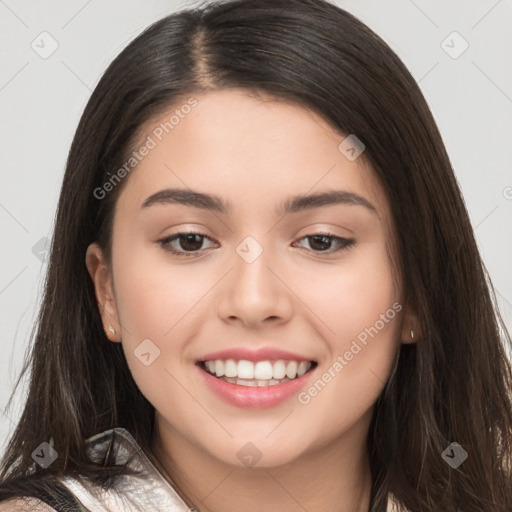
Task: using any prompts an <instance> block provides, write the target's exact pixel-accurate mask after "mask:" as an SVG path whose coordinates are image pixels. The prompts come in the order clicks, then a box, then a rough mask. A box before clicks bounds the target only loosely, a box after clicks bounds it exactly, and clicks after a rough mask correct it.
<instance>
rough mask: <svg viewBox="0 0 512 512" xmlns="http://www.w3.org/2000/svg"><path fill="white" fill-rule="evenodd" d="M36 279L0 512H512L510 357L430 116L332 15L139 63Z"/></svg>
mask: <svg viewBox="0 0 512 512" xmlns="http://www.w3.org/2000/svg"><path fill="white" fill-rule="evenodd" d="M48 272H49V273H48V279H47V282H46V290H45V295H44V301H43V305H42V309H41V313H40V318H39V322H38V329H37V333H36V336H35V340H34V345H33V350H32V354H31V359H30V366H29V368H30V371H31V382H30V391H29V395H28V398H27V402H26V405H25V409H24V412H23V414H22V417H21V420H20V422H19V424H18V426H17V428H16V430H15V432H14V434H13V436H12V439H11V440H10V443H9V445H8V449H7V451H6V453H5V456H4V459H3V463H2V468H1V472H0V501H1V503H0V510H15V509H16V507H18V508H19V509H24V510H91V511H107V510H108V511H112V510H130V511H131V510H144V511H146V512H147V511H150V512H151V511H157V510H162V511H163V510H170V511H185V510H198V511H201V512H204V511H211V512H220V511H222V512H232V511H234V510H237V511H238V510H244V511H245V512H256V511H261V510H266V511H267V510H268V511H279V512H292V511H309V512H317V511H318V512H319V511H322V512H324V511H329V512H335V511H343V512H348V511H358V512H368V511H370V512H378V511H379V512H380V511H386V510H396V511H398V510H402V511H406V510H411V511H416V512H419V511H435V512H438V511H464V512H473V511H474V512H477V511H479V512H480V511H489V512H491V511H492V512H510V511H511V510H512V484H511V438H512V436H511V435H512V405H511V383H512V372H511V366H510V362H509V361H508V360H507V357H506V348H507V347H510V336H509V334H508V333H507V332H506V329H505V328H504V325H503V322H502V320H501V318H500V316H499V313H498V311H497V309H496V302H495V298H494V292H493V289H492V285H491V283H490V282H489V280H488V276H487V273H486V270H485V267H484V265H483V263H482V261H481V259H480V256H479V253H478V250H477V245H476V243H475V238H474V235H473V232H472V229H471V224H470V221H469V218H468V214H467V211H466V209H465V207H464V203H463V200H462V197H461V194H460V190H459V188H458V186H457V182H456V179H455V176H454V173H453V170H452V167H451V164H450V161H449V158H448V156H447V153H446V150H445V148H444V146H443V142H442V140H441V137H440V134H439V131H438V129H437V127H436V125H435V122H434V120H433V117H432V115H431V113H430V111H429V109H428V107H427V104H426V102H425V99H424V98H423V96H422V94H421V92H420V89H419V88H418V86H417V84H416V83H415V81H414V79H413V78H412V77H411V75H410V74H409V72H408V71H407V70H406V68H405V67H404V65H403V64H402V62H401V61H400V60H399V59H398V57H397V56H396V55H395V54H394V53H393V52H392V51H391V50H390V48H389V47H388V46H387V45H386V44H385V43H384V42H383V41H382V40H381V39H380V38H379V37H378V36H377V35H375V34H374V33H373V32H372V31H371V30H369V29H368V28H367V27H366V26H365V25H363V24H362V23H361V22H359V21H358V20H357V19H355V18H354V17H353V16H351V15H350V14H348V13H347V12H345V11H343V10H342V9H340V8H338V7H336V6H334V5H332V4H330V3H327V2H325V1H323V0H253V1H251V2H247V1H242V0H234V1H227V2H222V3H212V4H208V5H205V6H202V7H201V8H197V9H191V10H186V11H182V12H180V13H178V14H174V15H172V16H168V17H166V18H164V19H162V20H160V21H159V22H157V23H155V24H154V25H152V26H151V27H149V28H148V29H147V30H146V31H145V32H144V33H143V34H141V35H140V36H139V37H138V38H137V39H136V40H134V41H133V42H132V43H130V44H129V46H128V47H127V48H126V49H125V50H124V51H123V52H122V53H121V54H120V55H119V56H118V57H117V58H116V59H115V60H114V62H113V63H112V64H111V66H110V67H109V68H108V70H107V71H106V73H105V74H104V76H103V78H102V79H101V81H100V82H99V84H98V86H97V87H96V89H95V91H94V92H93V94H92V97H91V99H90V101H89V103H88V105H87V107H86V109H85V111H84V113H83V116H82V119H81V121H80V124H79V126H78V129H77V132H76V135H75V138H74V141H73V144H72V147H71V151H70V154H69V160H68V163H67V169H66V174H65V177H64V182H63V185H62V191H61V196H60V202H59V208H58V215H57V220H56V225H55V233H54V237H53V245H52V249H51V259H50V265H49V270H48Z"/></svg>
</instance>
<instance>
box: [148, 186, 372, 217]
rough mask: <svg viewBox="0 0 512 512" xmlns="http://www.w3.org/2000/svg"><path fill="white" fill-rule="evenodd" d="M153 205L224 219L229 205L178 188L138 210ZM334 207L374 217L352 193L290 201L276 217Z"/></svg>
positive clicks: (367, 205) (152, 198)
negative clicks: (359, 208)
mask: <svg viewBox="0 0 512 512" xmlns="http://www.w3.org/2000/svg"><path fill="white" fill-rule="evenodd" d="M156 204H183V205H185V206H193V207H195V208H201V209H203V210H210V211H214V212H217V213H221V214H224V215H225V214H228V213H229V212H230V211H231V204H230V203H229V202H225V201H224V200H223V199H222V198H220V197H218V196H215V195H211V194H205V193H203V192H196V191H194V190H186V189H180V188H174V189H166V190H161V191H160V192H156V193H155V194H153V195H151V196H149V197H148V198H147V199H146V200H145V201H144V203H142V206H141V209H144V208H148V207H150V206H153V205H156ZM336 204H346V205H358V206H364V207H365V208H367V209H368V210H370V211H371V212H373V213H375V214H376V215H377V216H378V213H377V209H376V208H375V206H373V204H371V203H370V202H369V201H368V200H367V199H365V198H364V197H362V196H360V195H358V194H355V193H353V192H347V191H346V190H331V191H328V192H321V193H318V194H310V195H299V196H294V197H290V198H289V199H287V200H286V201H285V202H284V203H283V204H282V205H281V206H280V207H279V208H277V210H276V214H277V215H278V216H280V217H281V216H285V215H287V214H289V213H296V212H300V211H304V210H310V209H313V208H320V207H322V206H333V205H336Z"/></svg>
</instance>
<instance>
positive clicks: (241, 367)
mask: <svg viewBox="0 0 512 512" xmlns="http://www.w3.org/2000/svg"><path fill="white" fill-rule="evenodd" d="M238 378H240V379H254V363H253V362H252V361H246V360H245V359H241V360H240V361H238ZM258 378H259V377H258Z"/></svg>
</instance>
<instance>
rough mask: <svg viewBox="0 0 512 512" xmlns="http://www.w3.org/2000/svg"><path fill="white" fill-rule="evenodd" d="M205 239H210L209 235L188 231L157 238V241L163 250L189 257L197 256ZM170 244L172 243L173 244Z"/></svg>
mask: <svg viewBox="0 0 512 512" xmlns="http://www.w3.org/2000/svg"><path fill="white" fill-rule="evenodd" d="M205 239H208V240H212V239H211V238H210V237H209V236H207V235H204V234H202V233H196V232H193V231H188V232H180V233H175V234H173V235H169V236H167V237H165V238H162V239H161V240H158V243H159V244H160V245H161V246H162V248H163V249H164V250H165V251H168V252H170V253H172V254H175V255H177V256H184V257H186V258H189V257H191V256H198V254H197V253H198V252H199V251H200V250H201V246H202V245H203V241H204V240H205ZM172 244H174V246H173V245H172ZM176 245H179V246H181V249H180V248H176Z"/></svg>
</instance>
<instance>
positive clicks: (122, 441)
mask: <svg viewBox="0 0 512 512" xmlns="http://www.w3.org/2000/svg"><path fill="white" fill-rule="evenodd" d="M112 435H114V436H115V437H114V450H113V451H114V454H115V455H114V457H115V462H114V463H115V464H116V465H121V464H123V465H124V464H125V463H126V461H127V460H128V458H129V457H130V456H132V460H131V461H130V462H129V463H128V464H127V467H129V468H132V469H136V470H138V471H142V473H141V474H140V476H132V475H122V476H120V477H119V480H118V481H117V483H116V486H115V490H114V489H109V490H108V491H101V490H99V489H98V488H97V486H94V487H93V486H92V485H91V484H90V483H89V482H88V481H87V480H84V481H77V480H76V479H75V478H71V477H65V478H63V479H62V480H61V482H62V484H63V485H65V486H66V487H67V488H68V489H69V490H70V491H71V492H72V493H73V495H74V496H75V497H76V498H77V499H78V500H79V501H80V503H81V504H82V505H83V506H84V507H85V509H86V510H87V511H88V512H120V511H122V512H135V511H139V510H140V511H144V512H163V511H167V512H197V511H196V510H195V509H194V508H190V507H189V506H188V505H187V504H186V503H185V502H184V501H183V500H182V499H181V498H180V496H179V495H178V493H177V492H176V490H175V489H174V487H173V483H172V481H171V480H170V479H169V477H168V476H167V474H166V473H165V471H164V470H163V468H161V466H160V465H159V463H158V461H157V460H156V458H154V457H152V460H150V459H149V458H148V456H147V454H146V453H145V452H144V451H143V450H142V448H141V447H140V446H139V445H138V444H137V442H136V441H135V439H134V438H133V437H132V435H131V434H130V433H129V432H128V431H127V430H126V429H124V428H113V429H110V430H106V431H105V432H102V433H101V434H97V435H95V436H93V437H91V438H89V439H87V441H86V443H87V444H88V445H89V447H88V449H87V450H88V454H89V457H90V458H91V460H93V461H95V462H100V461H101V460H102V458H103V454H104V453H105V450H106V449H107V448H108V445H109V442H110V440H111V438H112ZM157 466H158V467H159V468H160V469H157Z"/></svg>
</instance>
